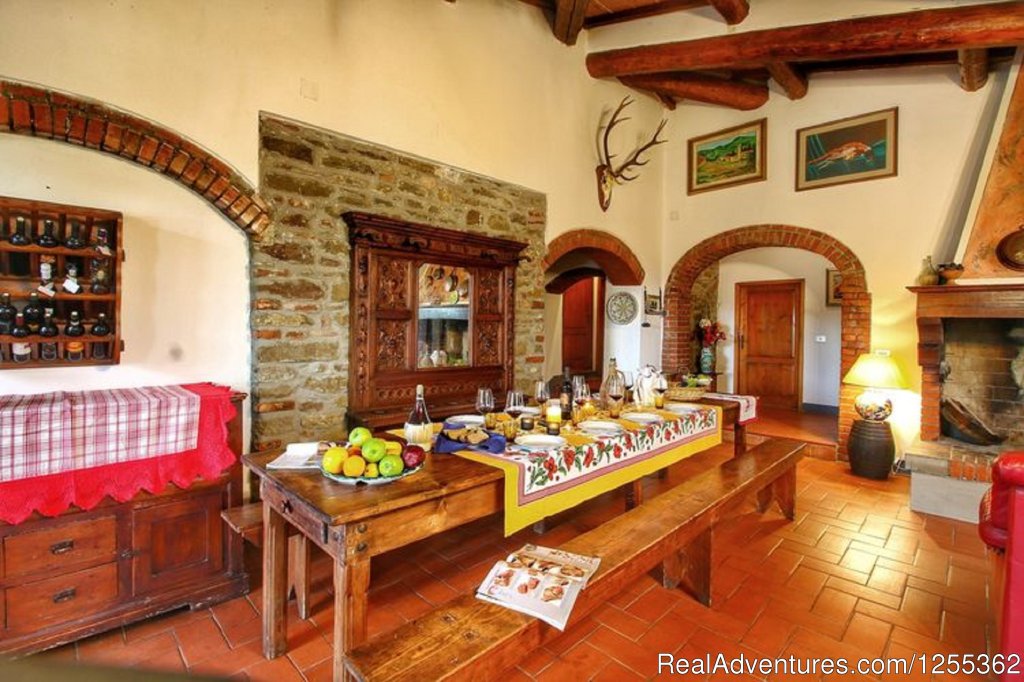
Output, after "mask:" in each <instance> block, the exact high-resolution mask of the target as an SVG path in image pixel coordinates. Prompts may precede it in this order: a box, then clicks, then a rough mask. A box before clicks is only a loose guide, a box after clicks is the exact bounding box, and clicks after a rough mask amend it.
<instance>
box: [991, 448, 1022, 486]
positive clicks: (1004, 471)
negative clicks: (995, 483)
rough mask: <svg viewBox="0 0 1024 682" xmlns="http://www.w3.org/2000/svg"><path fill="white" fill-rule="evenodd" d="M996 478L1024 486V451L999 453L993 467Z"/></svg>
mask: <svg viewBox="0 0 1024 682" xmlns="http://www.w3.org/2000/svg"><path fill="white" fill-rule="evenodd" d="M992 475H993V477H994V478H998V479H999V480H1001V481H1003V482H1005V483H1007V484H1009V485H1016V486H1024V451H1021V450H1016V451H1013V452H1004V453H1003V454H1001V455H999V459H997V460H996V463H995V465H994V466H993V467H992Z"/></svg>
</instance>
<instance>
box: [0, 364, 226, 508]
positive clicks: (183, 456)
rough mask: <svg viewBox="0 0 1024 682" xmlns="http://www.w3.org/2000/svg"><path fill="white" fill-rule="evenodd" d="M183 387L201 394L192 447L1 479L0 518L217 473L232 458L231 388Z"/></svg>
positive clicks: (121, 496) (124, 497) (182, 484)
mask: <svg viewBox="0 0 1024 682" xmlns="http://www.w3.org/2000/svg"><path fill="white" fill-rule="evenodd" d="M183 388H185V389H188V390H189V391H191V392H193V393H195V394H196V395H198V396H199V399H200V408H199V424H198V439H197V446H196V447H195V448H193V449H186V450H182V451H180V452H176V453H173V454H168V455H162V456H159V457H150V458H146V459H135V460H133V461H127V462H119V463H116V464H107V465H103V466H95V467H91V468H85V469H77V470H73V471H66V472H62V473H58V474H51V475H48V476H35V477H32V478H24V479H20V480H14V481H7V482H3V483H0V521H4V522H6V523H20V522H21V521H24V520H25V519H26V518H28V517H29V516H30V515H31V514H32V513H33V512H39V513H40V514H42V515H44V516H56V515H57V514H60V513H61V512H63V511H65V510H67V509H68V508H70V507H71V506H72V505H73V506H76V507H79V508H81V509H92V508H93V507H95V506H96V505H97V504H99V503H100V501H101V500H102V499H103V498H104V497H106V496H108V495H109V496H110V497H112V498H113V499H115V500H117V501H118V502H126V501H128V500H130V499H131V498H132V497H134V496H135V495H136V494H137V493H138V492H139V491H141V490H145V491H147V492H150V493H156V492H160V491H161V490H163V489H164V488H165V487H166V486H167V484H168V483H174V484H175V485H176V486H178V487H179V488H187V487H188V486H190V485H191V484H192V483H193V482H195V481H196V480H197V479H213V478H216V477H217V476H219V475H220V474H221V472H222V471H224V470H225V469H227V468H228V467H229V466H231V465H232V464H233V463H234V461H235V453H233V452H232V451H231V449H230V448H229V447H228V444H227V422H229V421H230V420H231V419H232V418H233V417H234V416H235V407H234V405H232V404H231V389H230V388H228V387H226V386H216V385H214V384H186V385H184V386H183Z"/></svg>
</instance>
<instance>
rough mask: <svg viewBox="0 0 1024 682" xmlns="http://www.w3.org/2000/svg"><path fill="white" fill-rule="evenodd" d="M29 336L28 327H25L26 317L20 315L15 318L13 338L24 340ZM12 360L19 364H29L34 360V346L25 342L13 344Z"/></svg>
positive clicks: (12, 330)
mask: <svg viewBox="0 0 1024 682" xmlns="http://www.w3.org/2000/svg"><path fill="white" fill-rule="evenodd" d="M28 335H29V331H28V327H27V326H26V325H25V316H24V315H23V314H22V313H18V314H17V315H15V317H14V327H13V328H12V329H11V336H13V337H14V338H16V339H24V338H25V337H27V336H28ZM11 359H12V360H14V362H17V363H23V362H28V361H29V360H31V359H32V345H31V344H29V343H25V342H24V341H16V342H14V343H12V344H11Z"/></svg>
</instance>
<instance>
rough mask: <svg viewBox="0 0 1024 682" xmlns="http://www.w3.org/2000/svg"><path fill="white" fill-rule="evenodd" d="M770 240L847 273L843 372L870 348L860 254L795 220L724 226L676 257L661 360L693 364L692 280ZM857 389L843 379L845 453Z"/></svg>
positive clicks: (668, 288) (841, 408) (668, 364)
mask: <svg viewBox="0 0 1024 682" xmlns="http://www.w3.org/2000/svg"><path fill="white" fill-rule="evenodd" d="M766 246H776V247H788V248H793V249H803V250H805V251H811V252H813V253H816V254H818V255H820V256H824V257H825V258H827V259H828V260H829V261H830V262H831V263H832V264H833V265H834V266H835V267H836V269H837V270H839V272H840V273H841V274H842V278H843V279H842V284H841V285H840V288H839V289H840V293H841V294H842V313H841V319H842V366H841V374H840V376H842V375H845V374H846V372H847V370H849V369H850V367H852V366H853V363H854V362H855V361H856V360H857V357H858V356H859V355H860V354H862V353H867V352H868V351H869V350H870V348H871V294H870V293H869V292H868V289H867V280H866V278H865V275H864V266H863V265H862V264H861V262H860V259H859V258H857V256H856V255H855V254H854V253H853V251H851V250H850V248H849V247H847V246H846V245H845V244H843V243H842V242H840V241H839V240H838V239H836V238H835V237H832V236H830V235H827V234H825V233H824V232H818V231H816V230H810V229H807V228H803V227H794V226H792V225H748V226H746V227H738V228H735V229H732V230H728V231H726V232H721V233H719V234H716V235H714V236H712V237H709V238H707V239H705V240H704V241H702V242H700V243H699V244H697V245H696V246H694V247H693V248H691V249H690V250H689V251H687V252H686V253H685V254H684V255H683V257H682V258H680V259H679V260H678V261H676V264H675V266H673V268H672V271H671V273H669V277H668V283H667V284H666V286H665V310H666V318H665V330H664V336H663V339H664V340H663V345H662V351H661V353H662V366H663V367H668V368H677V367H678V368H689V366H690V363H691V361H692V352H693V330H692V329H689V324H690V322H689V321H690V319H691V314H692V308H693V299H692V290H693V283H694V281H695V280H696V279H697V276H698V275H700V273H701V272H703V271H704V270H705V269H706V268H707V267H708V266H710V265H712V264H713V263H716V262H717V261H719V260H721V259H722V258H725V257H726V256H730V255H732V254H734V253H739V252H740V251H746V250H748V249H757V248H761V247H766ZM854 397H855V390H854V389H852V388H847V387H846V386H844V385H842V384H840V394H839V453H840V455H841V456H843V457H844V458H845V456H846V440H847V438H848V436H849V433H850V427H851V425H852V424H853V416H854V409H853V399H854Z"/></svg>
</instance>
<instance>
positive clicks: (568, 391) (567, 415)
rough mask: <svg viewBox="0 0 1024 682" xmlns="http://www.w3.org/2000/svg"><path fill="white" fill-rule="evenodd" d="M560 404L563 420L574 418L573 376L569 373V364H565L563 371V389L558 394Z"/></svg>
mask: <svg viewBox="0 0 1024 682" xmlns="http://www.w3.org/2000/svg"><path fill="white" fill-rule="evenodd" d="M558 404H559V405H560V406H561V408H562V421H563V422H567V421H569V420H570V419H572V377H571V376H570V374H569V365H566V366H565V371H564V372H563V373H562V390H561V391H560V392H559V394H558Z"/></svg>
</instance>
